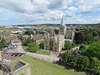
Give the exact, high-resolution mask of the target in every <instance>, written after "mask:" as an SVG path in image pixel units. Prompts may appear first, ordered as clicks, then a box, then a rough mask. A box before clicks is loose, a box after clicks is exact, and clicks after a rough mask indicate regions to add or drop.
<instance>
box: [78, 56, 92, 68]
mask: <svg viewBox="0 0 100 75" xmlns="http://www.w3.org/2000/svg"><path fill="white" fill-rule="evenodd" d="M78 65H79V68H80V69H81V70H86V69H88V68H89V66H90V60H89V58H88V57H87V56H82V57H81V58H80V59H79V62H78Z"/></svg>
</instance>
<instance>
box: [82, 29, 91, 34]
mask: <svg viewBox="0 0 100 75" xmlns="http://www.w3.org/2000/svg"><path fill="white" fill-rule="evenodd" d="M81 32H83V33H84V34H85V35H87V34H88V33H89V30H88V29H84V30H82V31H81Z"/></svg>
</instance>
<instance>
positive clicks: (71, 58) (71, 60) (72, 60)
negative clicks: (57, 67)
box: [60, 52, 77, 67]
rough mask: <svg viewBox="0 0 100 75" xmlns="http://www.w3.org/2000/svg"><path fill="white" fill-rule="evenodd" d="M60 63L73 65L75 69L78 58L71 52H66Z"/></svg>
mask: <svg viewBox="0 0 100 75" xmlns="http://www.w3.org/2000/svg"><path fill="white" fill-rule="evenodd" d="M60 61H61V62H62V63H64V64H68V65H72V66H74V67H75V66H76V63H77V58H76V57H75V55H73V54H72V53H71V52H66V53H64V54H63V55H62V56H61V58H60Z"/></svg>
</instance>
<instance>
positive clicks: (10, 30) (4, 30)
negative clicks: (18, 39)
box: [0, 29, 15, 32]
mask: <svg viewBox="0 0 100 75" xmlns="http://www.w3.org/2000/svg"><path fill="white" fill-rule="evenodd" d="M5 31H6V32H8V31H15V30H14V29H10V30H9V29H6V30H5V29H4V30H0V32H5Z"/></svg>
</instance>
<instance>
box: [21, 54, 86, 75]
mask: <svg viewBox="0 0 100 75" xmlns="http://www.w3.org/2000/svg"><path fill="white" fill-rule="evenodd" d="M21 59H22V60H24V61H26V62H27V63H29V64H30V67H31V75H86V73H84V72H76V71H75V70H74V69H70V70H67V69H65V67H63V66H59V65H56V64H52V63H49V62H46V61H41V60H38V59H33V58H32V57H29V56H26V55H25V56H24V57H22V58H21Z"/></svg>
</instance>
